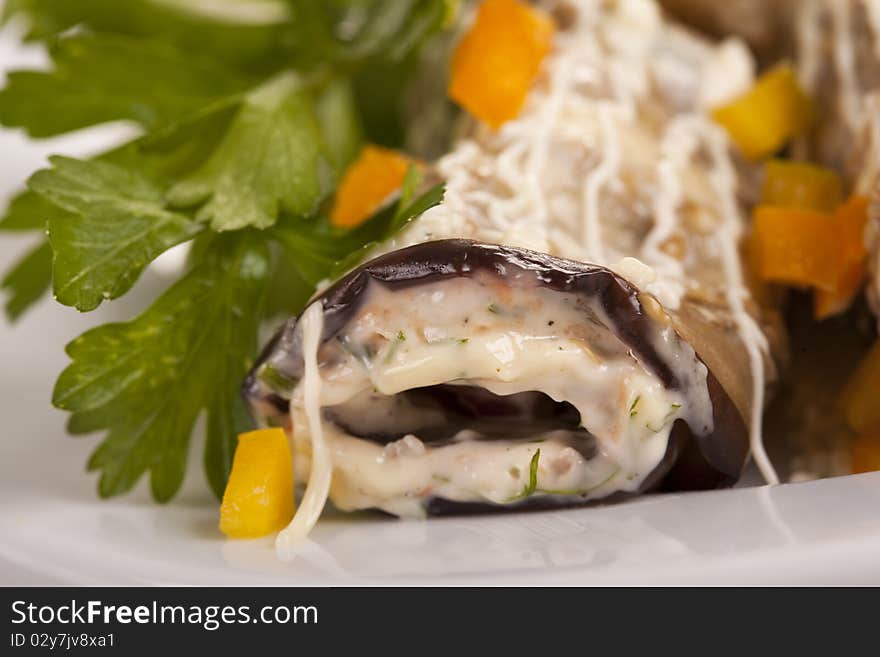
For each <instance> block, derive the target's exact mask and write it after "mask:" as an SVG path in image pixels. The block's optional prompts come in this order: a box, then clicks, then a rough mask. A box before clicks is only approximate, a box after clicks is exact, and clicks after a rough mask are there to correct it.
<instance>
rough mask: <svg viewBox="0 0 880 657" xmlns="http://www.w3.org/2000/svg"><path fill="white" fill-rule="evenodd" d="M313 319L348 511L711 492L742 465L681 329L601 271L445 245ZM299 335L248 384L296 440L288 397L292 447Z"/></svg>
mask: <svg viewBox="0 0 880 657" xmlns="http://www.w3.org/2000/svg"><path fill="white" fill-rule="evenodd" d="M315 304H317V305H319V306H320V309H321V313H322V315H323V317H322V320H321V322H320V323H321V326H322V329H321V333H320V338H319V340H318V343H319V346H318V349H317V352H316V353H317V362H318V363H319V367H320V370H321V378H322V383H321V400H322V406H323V408H322V416H321V421H322V423H323V427H322V430H323V433H324V436H323V437H324V440H325V441H328V442H329V443H330V444H331V445H332V446H333V447H332V450H333V452H334V455H333V467H334V473H333V484H332V488H331V496H332V499H333V500H334V502H335V504H336V505H337V506H339V507H341V508H343V509H358V508H365V507H378V508H381V509H384V510H386V511H389V512H391V513H395V514H399V515H413V514H419V513H421V512H422V511H423V510H424V509H425V508H427V509H428V510H435V509H439V508H442V506H443V505H442V504H438V503H437V502H438V501H439V500H444V501H453V502H468V503H473V502H489V503H493V504H507V505H532V504H536V503H537V504H540V505H547V504H566V503H571V502H580V501H586V500H593V499H599V498H603V497H607V496H609V495H612V494H615V493H638V492H642V491H645V490H650V489H654V488H657V487H658V486H661V485H663V483H664V482H667V483H668V484H669V485H670V487H674V488H714V487H720V486H725V485H730V484H731V483H733V482H734V481H736V479H737V477H738V476H739V472H740V469H741V468H742V465H743V462H744V460H745V458H746V455H747V453H748V433H747V430H746V426H745V424H744V421H743V419H742V417H741V415H740V413H739V412H738V410H737V409H736V407H735V405H734V403H733V401H732V400H731V398H730V397H729V396H728V394H727V393H726V392H725V391H724V389H723V387H722V386H721V385H720V384H719V382H718V381H717V379H716V378H715V376H714V375H713V374H712V373H711V372H710V371H709V370H708V368H707V367H706V365H705V363H704V362H703V361H702V360H701V359H700V358H699V356H698V355H697V354H696V352H695V351H694V349H693V347H692V346H691V345H690V344H689V343H688V342H687V341H686V340H684V339H683V338H682V337H681V336H680V335H679V334H678V333H677V332H676V330H675V328H674V320H673V319H672V318H671V317H670V316H669V315H667V314H666V312H665V311H663V310H662V308H661V307H660V306H659V304H658V303H657V302H656V300H654V299H653V297H650V296H644V297H643V296H642V295H641V294H640V293H639V291H638V290H637V289H636V288H635V287H634V286H633V285H632V284H630V283H629V282H627V281H626V280H624V279H623V278H621V277H620V276H618V275H616V274H614V273H613V272H611V271H610V270H608V269H605V268H603V267H597V266H593V265H586V264H582V263H579V262H575V261H572V260H564V259H561V258H555V257H552V256H548V255H544V254H539V253H536V252H532V251H526V250H524V249H516V248H510V247H502V246H496V245H489V244H482V243H478V242H473V241H469V240H441V241H435V242H426V243H423V244H417V245H415V246H411V247H407V248H405V249H401V250H397V251H393V252H391V253H388V254H386V255H384V256H380V257H378V258H376V259H374V260H372V261H371V262H369V263H367V264H365V265H363V266H361V267H359V268H357V269H356V270H354V271H353V272H351V273H349V274H348V275H347V276H345V277H343V278H342V279H341V280H339V281H337V282H336V283H335V284H334V285H333V286H332V287H330V288H329V289H328V290H326V291H325V292H324V293H323V294H322V295H321V296H320V297H319V299H318V300H317V301H316V302H315ZM307 330H308V328H307V327H304V326H303V322H297V321H292V322H289V323H288V324H287V325H286V326H285V327H284V329H283V330H282V331H281V332H280V333H279V334H278V335H277V336H276V338H275V340H274V341H273V342H272V343H271V344H270V345H269V347H268V349H267V351H266V353H265V354H264V355H263V357H262V358H261V359H260V364H259V365H258V366H257V367H256V369H255V370H254V373H253V375H252V376H251V378H250V379H249V380H248V382H247V384H246V393H247V396H248V398H249V399H250V401H251V404H252V407H253V408H254V410H255V411H256V412H257V413H258V414H259V415H260V416H261V417H263V418H264V419H265V420H266V421H267V422H269V423H277V424H281V425H284V426H288V427H289V426H291V425H290V424H288V423H289V422H290V420H289V418H291V409H290V403H289V398H290V397H291V395H293V396H294V398H293V401H294V411H293V414H292V429H293V435H294V436H296V435H298V433H299V432H300V431H304V432H308V431H309V429H308V418H307V412H308V409H307V407H306V404H305V403H302V404H298V403H297V402H298V401H299V400H298V399H296V395H297V394H299V395H305V394H306V389H305V387H304V386H302V385H300V384H301V383H303V382H305V370H304V362H305V360H304V356H303V350H304V343H305V340H306V336H305V331H307ZM300 406H301V407H302V412H300V410H299V409H300Z"/></svg>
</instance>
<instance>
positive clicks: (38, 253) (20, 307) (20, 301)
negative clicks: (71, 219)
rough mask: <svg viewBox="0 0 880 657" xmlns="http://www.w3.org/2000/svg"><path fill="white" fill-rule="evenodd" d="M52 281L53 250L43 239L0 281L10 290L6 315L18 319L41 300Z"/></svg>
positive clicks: (2, 285)
mask: <svg viewBox="0 0 880 657" xmlns="http://www.w3.org/2000/svg"><path fill="white" fill-rule="evenodd" d="M51 283H52V250H51V249H50V248H49V243H48V242H46V241H45V240H44V241H42V242H41V243H40V244H39V245H38V246H37V247H35V248H34V249H33V250H31V251H30V252H29V253H28V254H27V255H25V256H24V257H23V258H22V259H21V260H19V262H18V263H16V264H15V265H14V266H13V267H12V269H10V270H9V272H7V274H6V276H4V277H3V281H2V282H0V288H2V289H4V290H7V291H8V292H9V298H8V299H7V301H6V315H7V316H8V317H9V319H11V320H15V319H18V317H20V316H21V315H22V313H24V311H25V310H27V309H28V308H29V307H30V306H32V305H33V304H34V303H36V302H37V301H39V299H40V297H42V296H43V295H44V294H45V293H46V290H48V289H49V285H50V284H51Z"/></svg>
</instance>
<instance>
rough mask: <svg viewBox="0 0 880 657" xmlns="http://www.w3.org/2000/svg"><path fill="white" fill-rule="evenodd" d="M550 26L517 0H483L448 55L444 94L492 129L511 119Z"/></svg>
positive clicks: (548, 39) (543, 51)
mask: <svg viewBox="0 0 880 657" xmlns="http://www.w3.org/2000/svg"><path fill="white" fill-rule="evenodd" d="M554 32H555V27H554V23H553V20H552V19H551V18H550V17H549V16H547V15H546V14H545V13H543V12H542V11H540V10H538V9H535V8H533V7H530V6H529V5H528V4H526V3H525V2H521V1H520V0H485V2H483V3H482V4H481V5H480V8H479V10H478V12H477V18H476V21H475V22H474V24H473V26H472V27H471V28H470V30H469V31H468V32H467V34H465V36H464V38H462V40H461V42H460V43H459V44H458V47H457V48H456V50H455V53H454V54H453V57H452V72H451V75H450V82H449V97H450V98H452V99H453V100H454V101H455V102H457V103H458V104H459V105H461V106H462V107H464V108H465V109H466V110H467V111H468V112H470V113H471V114H472V115H473V116H475V117H477V118H478V119H480V120H481V121H483V122H484V123H487V124H488V125H490V126H491V127H492V128H495V129H497V128H499V127H500V126H501V125H502V124H503V123H505V122H506V121H509V120H510V119H512V118H515V117H516V116H517V115H518V114H519V112H520V109H522V105H523V103H524V102H525V99H526V95H527V94H528V91H529V89H530V88H531V86H532V82H533V81H534V79H535V77H536V76H537V74H538V71H539V70H540V68H541V62H542V61H543V60H544V57H545V56H546V55H547V53H548V52H549V50H550V45H551V42H552V40H553V34H554Z"/></svg>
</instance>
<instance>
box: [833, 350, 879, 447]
mask: <svg viewBox="0 0 880 657" xmlns="http://www.w3.org/2000/svg"><path fill="white" fill-rule="evenodd" d="M841 401H842V403H843V413H844V417H845V418H846V422H847V424H848V425H849V426H850V428H851V429H852V430H853V431H855V432H856V433H858V434H861V435H865V434H869V433H870V434H878V435H880V340H878V341H877V342H876V343H875V344H874V346H873V347H871V350H870V351H869V352H868V354H867V355H866V356H865V358H864V359H862V362H861V363H859V366H858V368H856V371H855V373H854V374H853V375H852V377H850V379H849V381H848V382H847V384H846V387H845V388H844V390H843V394H842V395H841Z"/></svg>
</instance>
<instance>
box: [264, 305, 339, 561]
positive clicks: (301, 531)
mask: <svg viewBox="0 0 880 657" xmlns="http://www.w3.org/2000/svg"><path fill="white" fill-rule="evenodd" d="M299 324H300V326H301V327H302V329H301V330H302V345H303V361H304V371H303V378H302V386H303V410H304V411H305V415H306V418H307V420H308V426H309V439H310V441H311V444H312V463H311V467H310V470H309V483H308V484H307V486H306V492H305V495H303V499H302V502H301V503H300V505H299V508H298V509H297V510H296V513H295V514H294V516H293V520H291V521H290V524H289V525H287V527H285V528H284V529H283V530H282V531H281V532H280V533H279V534H278V537H277V538H276V539H275V551H276V552H277V553H278V557H279V558H280V559H283V560H290V559H293V557H294V556H295V555H296V550H297V548H298V547H299V545H300V544H301V543H302V541H303V540H304V539H305V538H306V537H307V536H308V534H309V532H310V531H311V530H312V528H313V527H314V526H315V523H316V522H317V521H318V518H319V517H320V515H321V512H322V511H323V510H324V506H325V505H326V504H327V496H328V495H329V494H330V480H331V478H332V475H333V462H332V459H331V456H330V450H329V448H328V446H327V443H326V442H325V440H324V428H323V424H322V421H321V373H320V370H319V369H318V346H319V345H320V342H321V333H322V331H323V328H324V307H323V305H322V304H321V302H320V301H318V302H315V303H313V304H312V305H310V306H309V307H308V308H306V310H305V312H303V314H302V317H300V320H299ZM292 409H293V404H291V410H292Z"/></svg>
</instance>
